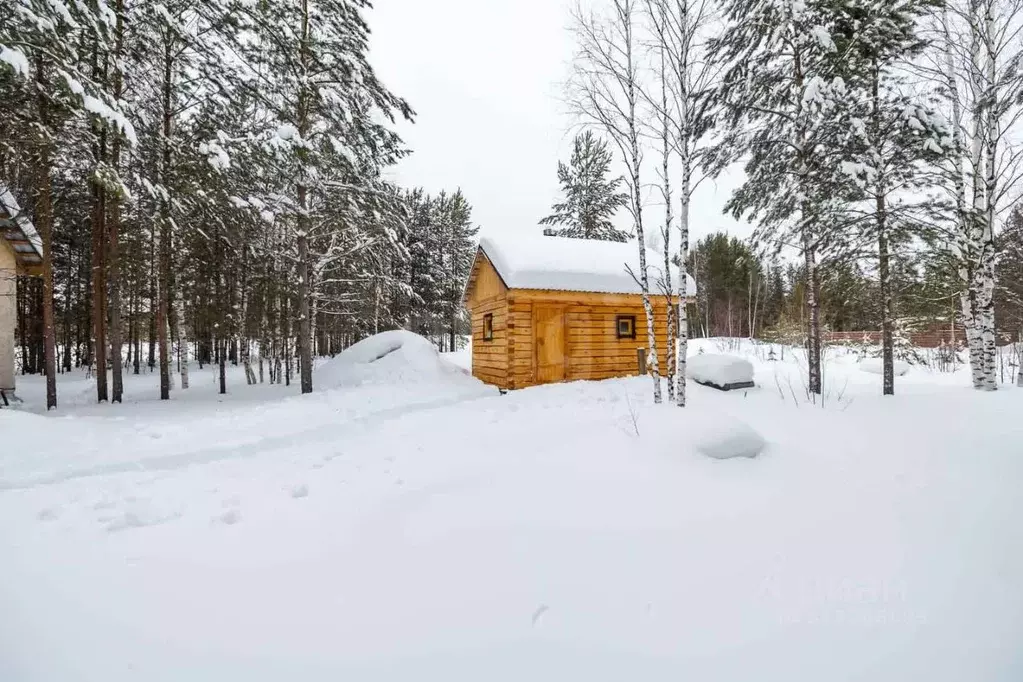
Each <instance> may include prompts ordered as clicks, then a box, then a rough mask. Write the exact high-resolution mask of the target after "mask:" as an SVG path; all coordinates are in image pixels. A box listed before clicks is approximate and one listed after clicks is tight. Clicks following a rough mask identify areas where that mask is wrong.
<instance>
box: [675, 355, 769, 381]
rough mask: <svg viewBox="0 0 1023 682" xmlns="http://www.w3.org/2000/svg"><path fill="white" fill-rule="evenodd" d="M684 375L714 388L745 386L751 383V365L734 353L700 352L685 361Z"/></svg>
mask: <svg viewBox="0 0 1023 682" xmlns="http://www.w3.org/2000/svg"><path fill="white" fill-rule="evenodd" d="M686 376H688V377H689V378H690V379H692V380H693V381H695V382H697V383H700V384H708V385H710V386H714V387H715V388H723V389H729V388H746V387H749V386H752V385H753V365H752V364H751V363H750V361H749V360H746V359H745V358H740V357H737V356H735V355H725V354H718V353H700V354H698V355H693V356H691V357H690V358H689V359H688V360H687V361H686Z"/></svg>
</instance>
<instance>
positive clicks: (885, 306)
mask: <svg viewBox="0 0 1023 682" xmlns="http://www.w3.org/2000/svg"><path fill="white" fill-rule="evenodd" d="M887 218H888V216H887V213H886V211H885V200H884V197H883V196H882V195H881V194H878V195H877V254H878V274H879V276H880V279H881V281H880V288H881V365H882V374H883V381H882V383H883V386H882V389H881V393H882V394H883V395H895V353H894V350H895V345H894V342H893V339H892V331H893V329H894V327H895V309H894V305H893V301H892V282H891V267H890V262H889V253H888V226H887Z"/></svg>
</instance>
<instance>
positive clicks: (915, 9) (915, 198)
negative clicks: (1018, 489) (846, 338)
mask: <svg viewBox="0 0 1023 682" xmlns="http://www.w3.org/2000/svg"><path fill="white" fill-rule="evenodd" d="M932 4H933V3H931V2H930V0H901V1H900V2H896V3H892V2H888V1H884V0H866V2H863V3H861V4H855V3H851V4H850V5H849V6H848V8H847V14H846V16H845V18H844V19H843V20H840V21H839V22H837V25H836V27H835V32H834V38H835V41H836V43H837V46H838V50H837V53H839V54H842V55H843V58H842V60H841V61H840V62H838V63H836V64H835V67H836V69H839V70H840V72H841V73H842V74H843V75H844V76H845V81H846V84H847V86H848V87H849V89H850V92H851V96H850V98H849V100H848V105H849V106H851V107H852V108H853V114H852V115H853V118H852V119H851V123H852V125H853V130H854V132H855V135H854V137H853V138H852V139H851V140H850V142H851V144H850V148H849V153H848V155H847V158H846V159H845V160H843V161H842V170H843V171H844V172H845V173H846V174H847V175H848V176H849V179H850V181H851V182H852V183H853V185H854V193H855V194H860V195H862V200H860V201H856V202H854V203H853V204H852V205H851V206H850V207H849V213H850V214H851V215H852V217H853V220H854V227H855V230H854V231H855V232H857V233H858V234H860V235H863V236H864V237H865V238H866V239H868V240H873V241H874V243H875V244H876V245H877V259H878V283H879V288H880V298H881V346H882V351H883V352H882V358H883V360H882V367H883V370H882V377H883V378H882V393H883V394H884V395H892V394H894V393H895V372H894V356H895V343H894V340H893V334H894V332H895V324H896V312H895V311H896V304H895V300H894V297H895V292H894V287H893V284H892V250H893V247H894V245H895V244H898V243H903V244H905V243H907V242H908V241H909V240H910V239H911V238H912V237H913V236H914V231H919V230H920V229H921V226H922V225H923V224H924V223H925V222H926V220H927V218H928V217H929V216H928V215H927V214H928V213H929V212H930V210H931V207H933V206H934V205H937V204H938V203H939V202H940V199H939V198H937V197H934V196H931V195H929V194H928V192H927V190H928V189H929V188H930V187H931V186H932V185H933V184H934V183H935V181H936V170H937V166H936V163H937V162H938V161H939V160H941V159H942V158H943V155H944V150H943V148H942V141H943V140H944V139H946V138H947V130H946V126H945V124H944V121H943V120H942V119H941V117H939V116H938V115H937V114H936V112H935V111H934V110H933V108H932V107H931V106H930V105H929V104H928V102H927V101H926V100H923V99H922V98H920V97H919V96H915V95H911V94H909V93H910V89H909V86H908V84H907V83H906V80H905V78H904V77H902V76H901V75H900V72H899V69H900V67H905V65H906V64H907V63H909V61H910V60H911V59H912V58H913V57H914V56H916V55H919V53H920V52H921V51H922V50H923V49H924V47H925V46H926V43H925V42H924V41H923V40H921V39H920V38H919V37H918V36H919V33H920V27H919V25H918V24H919V22H920V20H921V18H922V17H924V16H926V14H927V12H928V11H929V10H930V9H931V7H932ZM847 48H849V49H847Z"/></svg>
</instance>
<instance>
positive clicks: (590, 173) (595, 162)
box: [540, 130, 630, 242]
mask: <svg viewBox="0 0 1023 682" xmlns="http://www.w3.org/2000/svg"><path fill="white" fill-rule="evenodd" d="M610 173H611V152H610V151H608V148H607V141H605V140H601V139H600V138H598V137H597V136H596V135H594V134H593V132H592V131H589V130H587V131H586V132H584V133H580V134H578V135H576V136H575V140H573V142H572V156H571V158H570V159H569V162H568V164H565V163H563V162H561V161H559V162H558V182H559V183H560V184H561V191H562V192H563V193H564V199H563V200H562V201H560V202H558V203H556V204H554V205H553V206H552V207H551V210H552V211H553V213H551V215H549V216H547V217H546V218H543V219H542V220H541V221H540V224H541V225H561V226H562V227H561V228H560V229H554V230H550V231H548V233H549V234H551V235H553V236H556V237H576V238H579V239H603V240H606V241H612V242H624V241H628V239H629V237H630V235H629V234H628V233H627V232H624V231H622V230H619V229H617V228H615V226H614V223H613V220H612V219H613V218H614V215H615V213H617V212H618V209H619V208H621V207H622V206H624V205H625V203H626V202H627V201H628V199H629V197H628V195H627V194H625V193H623V192H619V191H618V187H619V186H620V185H621V183H622V178H620V177H617V178H611V177H608V176H609V175H610Z"/></svg>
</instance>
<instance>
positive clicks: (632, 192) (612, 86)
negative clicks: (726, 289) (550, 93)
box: [568, 0, 661, 403]
mask: <svg viewBox="0 0 1023 682" xmlns="http://www.w3.org/2000/svg"><path fill="white" fill-rule="evenodd" d="M638 1H639V0H609V2H608V3H607V7H606V8H605V7H603V6H602V7H601V8H600V9H602V10H603V9H606V12H602V11H595V10H591V11H587V10H584V9H583V7H582V6H581V5H577V6H576V8H575V10H574V13H573V22H574V23H573V27H572V32H573V35H574V37H575V40H576V55H575V63H574V70H573V73H572V77H571V80H570V82H569V93H568V99H569V104H570V106H571V107H572V109H573V111H574V112H575V114H576V115H577V116H578V117H579V118H580V120H582V121H583V122H584V123H585V124H588V125H593V126H596V127H598V128H600V129H601V130H603V131H604V133H606V134H607V136H608V137H609V138H610V139H611V141H612V142H613V143H614V145H615V146H616V147H617V148H618V151H619V153H620V154H621V160H622V162H623V163H624V165H625V167H626V171H627V176H626V185H627V186H628V189H629V202H628V204H627V207H628V210H629V213H630V214H631V216H632V224H633V231H634V232H635V235H636V242H637V247H638V248H639V272H638V273H632V274H633V277H634V278H635V279H636V281H637V283H638V284H639V287H640V292H641V294H642V298H643V309H644V311H645V313H646V321H647V346H648V347H647V352H648V355H647V365H648V367H649V369H650V375H651V378H652V380H653V385H654V402H655V403H660V402H661V372H660V367H659V365H658V358H657V337H656V330H655V327H654V323H655V320H654V309H653V305H652V304H651V301H650V280H649V277H648V274H647V262H646V254H647V245H646V244H647V242H646V235H645V232H644V225H643V186H642V169H641V166H642V162H643V153H642V149H641V142H640V134H641V131H640V126H641V124H640V119H639V116H640V111H639V108H640V106H641V99H642V93H641V83H640V54H639V43H638V36H637V27H638V21H639V11H638V10H639V7H638Z"/></svg>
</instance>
